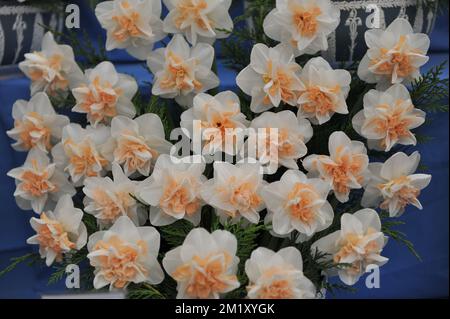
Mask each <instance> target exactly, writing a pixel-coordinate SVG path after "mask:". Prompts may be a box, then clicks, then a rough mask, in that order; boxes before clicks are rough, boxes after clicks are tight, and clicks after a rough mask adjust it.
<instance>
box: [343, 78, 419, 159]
mask: <svg viewBox="0 0 450 319" xmlns="http://www.w3.org/2000/svg"><path fill="white" fill-rule="evenodd" d="M425 115H426V114H425V112H423V111H422V110H419V109H416V108H414V105H413V104H412V101H411V97H410V95H409V92H408V89H407V88H406V87H405V86H403V85H401V84H395V85H393V86H391V87H390V88H389V89H387V90H386V91H384V92H380V91H376V90H370V91H369V92H367V93H366V95H365V96H364V109H363V110H361V111H360V112H358V113H357V114H356V115H355V116H354V117H353V120H352V123H353V128H354V129H355V131H356V132H358V134H360V135H361V136H364V137H365V138H367V140H368V145H369V147H370V148H374V149H377V150H383V151H386V152H389V151H390V150H391V149H392V147H394V146H395V145H397V144H401V145H416V143H417V140H416V137H415V136H414V134H413V133H411V130H412V129H415V128H417V127H419V126H420V125H422V124H423V123H424V122H425Z"/></svg>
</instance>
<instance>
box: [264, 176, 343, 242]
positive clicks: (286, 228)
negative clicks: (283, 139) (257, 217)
mask: <svg viewBox="0 0 450 319" xmlns="http://www.w3.org/2000/svg"><path fill="white" fill-rule="evenodd" d="M330 190H331V185H330V183H328V182H325V181H323V180H321V179H320V178H307V177H306V175H305V174H303V173H302V172H300V171H298V170H288V171H287V172H286V173H284V174H283V176H282V177H281V179H280V180H279V181H277V182H273V183H271V184H269V185H267V186H265V187H264V188H263V190H262V198H263V200H264V202H265V203H266V206H267V209H268V212H269V216H270V217H269V219H270V220H271V221H272V227H273V231H274V232H275V233H276V234H277V235H281V236H284V235H287V234H290V233H291V232H292V231H294V230H296V231H298V232H299V233H300V234H301V235H302V241H303V239H307V238H310V237H311V236H312V235H314V234H315V233H317V232H319V231H322V230H324V229H327V228H328V227H329V226H330V225H331V223H332V221H333V216H334V212H333V208H332V207H331V205H330V203H328V201H327V196H328V194H329V193H330ZM266 222H267V220H266Z"/></svg>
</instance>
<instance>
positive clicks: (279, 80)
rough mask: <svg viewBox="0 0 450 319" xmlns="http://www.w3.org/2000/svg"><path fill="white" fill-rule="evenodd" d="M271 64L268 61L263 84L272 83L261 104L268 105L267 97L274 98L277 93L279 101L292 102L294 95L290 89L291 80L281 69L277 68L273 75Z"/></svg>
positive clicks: (287, 73)
mask: <svg viewBox="0 0 450 319" xmlns="http://www.w3.org/2000/svg"><path fill="white" fill-rule="evenodd" d="M272 70H273V62H272V61H269V62H268V66H267V73H266V74H265V75H263V82H264V83H265V84H268V83H270V82H272V85H271V86H270V88H269V90H268V92H267V94H268V95H266V96H265V97H264V100H263V103H264V104H270V103H271V102H270V98H269V96H272V97H273V96H276V95H277V94H278V92H280V95H281V100H283V101H284V102H288V101H292V100H293V99H295V97H296V93H295V92H294V91H293V90H292V89H291V86H292V83H293V78H292V76H291V75H290V74H289V72H286V70H283V69H282V68H278V70H277V71H276V72H275V74H273V71H272Z"/></svg>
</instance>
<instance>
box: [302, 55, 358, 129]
mask: <svg viewBox="0 0 450 319" xmlns="http://www.w3.org/2000/svg"><path fill="white" fill-rule="evenodd" d="M300 80H301V81H302V83H303V84H304V85H305V89H304V90H302V91H301V92H300V94H299V99H298V101H297V103H298V108H299V111H298V114H299V116H302V117H306V118H308V119H310V120H311V122H312V123H314V124H323V123H325V122H328V121H329V120H330V118H331V116H333V114H334V113H339V114H348V109H347V103H346V101H345V100H346V99H347V96H348V92H349V91H350V82H351V80H352V78H351V76H350V73H349V72H348V71H347V70H341V69H339V70H333V69H332V68H331V66H330V64H328V62H327V61H325V60H324V59H323V58H321V57H317V58H313V59H311V60H309V61H308V62H307V63H306V64H305V67H304V68H303V70H302V72H301V73H300Z"/></svg>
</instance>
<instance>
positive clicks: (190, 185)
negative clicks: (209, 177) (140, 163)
mask: <svg viewBox="0 0 450 319" xmlns="http://www.w3.org/2000/svg"><path fill="white" fill-rule="evenodd" d="M174 160H175V159H173V158H172V157H171V156H169V155H165V154H163V155H161V156H159V157H158V160H157V161H156V164H155V167H154V169H153V173H152V175H151V176H150V177H149V178H148V179H147V180H145V181H144V182H142V183H141V185H140V186H139V189H138V193H137V196H138V197H139V198H140V199H141V200H142V201H143V202H145V203H147V204H149V205H150V206H151V207H150V223H151V224H152V225H154V226H165V225H169V224H172V223H174V222H176V221H177V220H180V219H186V220H189V221H190V222H192V223H193V224H194V225H198V224H199V223H200V218H201V209H202V207H203V200H202V199H201V197H200V189H201V186H202V185H203V183H204V182H205V181H206V177H205V176H203V171H204V170H205V164H204V163H195V161H194V158H193V157H185V158H183V159H177V160H176V162H174Z"/></svg>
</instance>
